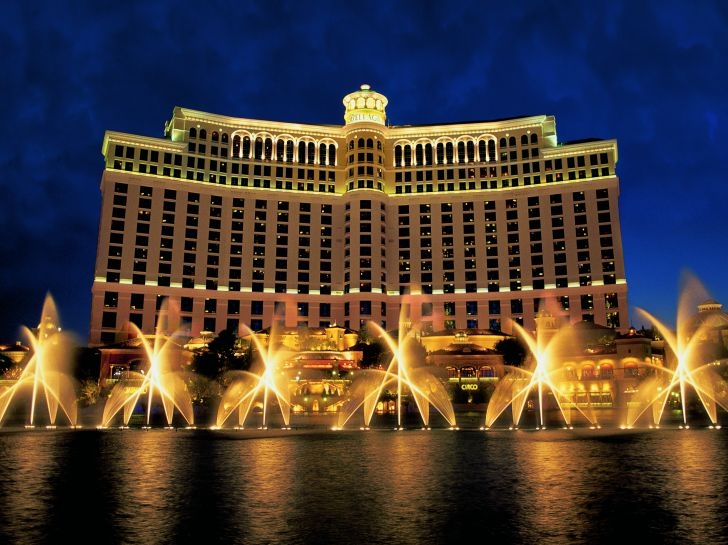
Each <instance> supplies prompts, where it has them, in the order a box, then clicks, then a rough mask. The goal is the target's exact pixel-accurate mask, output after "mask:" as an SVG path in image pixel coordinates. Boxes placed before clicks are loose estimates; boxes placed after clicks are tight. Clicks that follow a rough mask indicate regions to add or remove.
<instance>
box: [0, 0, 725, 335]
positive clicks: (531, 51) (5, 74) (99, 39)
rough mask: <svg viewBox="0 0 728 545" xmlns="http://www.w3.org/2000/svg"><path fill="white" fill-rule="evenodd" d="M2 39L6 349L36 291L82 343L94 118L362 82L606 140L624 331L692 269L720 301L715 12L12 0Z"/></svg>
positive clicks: (397, 107) (673, 301) (596, 6)
mask: <svg viewBox="0 0 728 545" xmlns="http://www.w3.org/2000/svg"><path fill="white" fill-rule="evenodd" d="M0 51H2V55H0V70H1V73H2V84H0V97H2V100H0V119H2V128H0V138H1V140H0V143H1V145H0V173H1V174H0V176H1V178H0V186H1V188H2V193H1V194H0V195H1V196H0V256H1V257H0V259H2V264H1V265H0V342H2V341H12V340H16V339H20V330H21V326H29V327H35V326H36V325H37V324H38V321H39V319H40V312H41V307H42V304H43V300H44V298H45V296H46V294H48V293H50V294H51V295H52V296H53V298H54V299H55V301H56V304H57V307H58V310H59V312H60V316H61V322H62V324H63V325H64V326H65V328H66V329H67V330H71V331H73V332H75V333H77V334H78V335H79V336H80V337H81V338H82V339H83V340H85V338H86V337H87V335H88V326H89V316H90V306H91V284H92V281H93V268H94V259H95V254H96V242H97V227H98V219H99V207H100V191H99V183H100V177H101V173H102V169H103V158H102V155H101V144H102V141H103V136H104V132H105V131H106V130H113V131H121V132H129V133H134V134H139V135H146V136H155V137H156V136H162V132H163V127H164V122H165V121H166V120H167V119H169V118H170V116H171V113H172V109H173V108H174V107H175V106H182V107H186V108H191V109H196V110H202V111H206V112H211V113H217V114H222V115H230V116H239V117H247V118H255V119H269V120H275V121H291V122H302V123H325V124H343V106H342V103H341V100H342V98H343V96H344V95H346V94H347V93H349V92H351V91H353V90H356V89H357V88H358V87H359V86H360V85H361V84H362V83H368V84H370V85H371V86H372V88H373V89H375V90H377V91H379V92H381V93H383V94H384V95H386V96H387V97H388V99H389V106H388V108H387V113H388V116H389V121H390V123H391V124H393V125H410V124H431V123H443V122H454V121H480V120H488V119H499V118H504V117H514V116H527V115H541V114H552V115H554V116H555V117H556V129H557V134H558V138H559V140H560V141H569V140H578V139H583V138H605V139H616V140H617V142H618V146H619V162H618V164H617V172H618V174H619V176H620V179H621V196H620V216H621V220H622V231H623V243H624V253H625V259H626V272H627V281H628V285H629V293H628V297H629V305H630V317H631V319H630V321H631V322H632V323H633V325H636V326H637V327H640V326H641V325H649V324H643V322H644V320H642V319H641V318H639V316H640V313H639V312H638V311H636V309H638V308H642V309H646V310H648V311H649V312H650V313H651V314H653V315H654V316H656V317H657V318H659V319H661V320H662V321H664V322H666V323H667V324H672V325H674V323H675V321H676V310H677V302H678V295H679V292H680V290H681V285H682V284H681V283H682V280H681V279H682V278H683V276H684V274H685V273H686V272H689V273H691V274H693V275H694V276H696V277H697V278H698V279H699V280H700V282H701V283H702V284H703V286H704V287H705V289H706V291H707V293H708V294H709V295H710V296H711V297H713V298H714V299H717V300H718V301H720V302H722V303H725V304H726V306H727V308H728V249H727V242H728V237H727V236H726V235H728V174H726V168H725V166H724V165H723V163H724V162H725V161H726V159H727V158H728V151H727V150H728V148H727V147H726V143H725V141H724V140H721V139H720V138H719V136H720V134H721V133H720V127H721V126H722V125H724V124H725V123H726V121H727V120H728V87H727V81H728V77H727V76H726V59H727V58H728V2H724V1H718V0H716V1H707V0H694V1H692V2H685V1H673V0H660V1H647V0H646V1H639V0H638V1H632V0H592V1H573V0H558V1H551V0H542V1H535V0H534V1H525V0H521V1H513V2H487V1H482V0H481V1H470V0H466V1H460V2H445V1H442V2H435V1H399V2H398V1H392V2H382V3H360V2H357V3H352V2H349V3H343V2H333V1H311V2H297V1H285V0H266V1H247V2H237V1H222V0H206V1H205V2H191V1H187V0H176V1H151V0H150V1H136V0H129V1H125V2H87V1H76V0H70V1H64V0H60V1H58V0H50V1H45V0H25V1H22V2H20V1H14V2H13V1H10V2H3V3H2V4H1V5H0ZM721 142H722V143H721Z"/></svg>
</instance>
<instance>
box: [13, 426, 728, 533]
mask: <svg viewBox="0 0 728 545" xmlns="http://www.w3.org/2000/svg"><path fill="white" fill-rule="evenodd" d="M266 433H267V432H260V433H259V434H258V435H257V436H256V437H254V438H249V437H250V435H248V434H247V432H234V431H227V432H215V431H210V430H178V431H174V430H162V429H159V430H146V431H143V430H37V429H36V430H30V431H26V430H7V429H5V430H0V543H24V544H25V543H29V544H45V543H54V544H56V543H59V542H62V541H63V542H66V541H69V540H73V541H77V540H78V539H79V536H84V535H88V536H95V537H94V538H93V539H95V540H97V541H98V542H100V543H109V544H122V543H123V544H175V545H180V544H186V543H205V544H213V543H221V544H222V543H225V544H238V543H239V544H246V545H257V544H278V543H280V544H286V545H288V544H302V545H303V544H306V545H307V544H313V543H316V544H319V543H320V544H328V543H330V544H342V543H346V544H353V545H358V544H367V545H370V544H380V543H381V544H385V543H386V544H389V545H391V544H417V545H422V544H429V543H432V544H438V545H439V544H449V543H472V542H474V541H473V539H474V538H475V540H476V541H477V542H490V543H524V544H525V543H529V544H530V543H546V544H562V543H568V544H601V543H604V544H607V543H618V542H620V541H625V542H626V541H627V540H629V541H630V542H634V541H637V542H639V543H645V544H646V543H668V544H669V543H675V544H677V543H680V544H692V543H694V544H698V543H701V544H702V543H711V544H718V543H728V539H727V538H726V536H728V512H727V510H726V504H725V498H726V497H728V457H727V456H726V453H727V452H728V451H727V450H726V449H727V448H728V431H724V430H721V431H708V430H695V429H693V430H651V431H640V432H629V433H626V432H625V433H620V432H615V433H614V434H612V435H609V434H607V433H600V434H599V435H596V434H595V435H591V436H590V435H589V434H588V433H586V432H580V433H579V434H575V433H572V432H571V431H564V430H554V431H519V432H507V431H501V432H487V433H484V432H476V431H447V430H433V431H421V430H408V431H403V432H402V431H400V432H396V431H390V430H378V431H369V432H359V431H345V432H328V431H317V432H311V433H298V434H297V433H292V434H290V435H289V436H283V437H280V436H275V434H271V435H266ZM278 435H280V434H278Z"/></svg>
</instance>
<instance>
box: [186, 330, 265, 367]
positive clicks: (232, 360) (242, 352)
mask: <svg viewBox="0 0 728 545" xmlns="http://www.w3.org/2000/svg"><path fill="white" fill-rule="evenodd" d="M250 363H251V351H250V349H249V346H248V344H247V343H245V342H243V341H242V340H241V339H239V338H238V337H237V336H236V335H235V333H234V332H233V331H231V330H229V329H224V330H222V331H221V332H220V333H219V334H218V335H217V337H215V338H214V339H212V340H211V341H210V342H209V343H208V344H207V346H206V347H204V348H200V349H198V350H197V351H195V355H194V357H193V358H192V363H191V369H192V371H194V372H195V373H197V374H199V375H202V376H203V377H207V378H210V379H218V378H220V377H221V376H222V375H224V374H225V373H226V372H227V371H231V370H246V369H249V368H250Z"/></svg>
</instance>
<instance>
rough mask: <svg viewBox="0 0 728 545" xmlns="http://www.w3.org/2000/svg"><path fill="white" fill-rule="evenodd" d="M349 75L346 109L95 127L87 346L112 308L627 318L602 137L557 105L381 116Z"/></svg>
mask: <svg viewBox="0 0 728 545" xmlns="http://www.w3.org/2000/svg"><path fill="white" fill-rule="evenodd" d="M387 105H388V101H387V98H386V97H385V96H384V95H382V94H380V93H378V92H376V91H374V90H373V89H371V88H370V87H369V86H368V85H362V86H361V87H360V89H358V90H356V91H354V92H352V93H350V94H348V95H346V96H345V97H344V99H343V106H344V124H343V125H314V124H301V123H293V122H290V123H289V122H276V121H266V120H256V119H245V118H237V117H229V116H225V115H217V114H212V113H206V112H200V111H194V110H189V109H186V108H181V107H177V108H175V109H174V111H173V113H172V118H171V119H170V120H169V121H167V122H166V124H165V128H164V136H163V137H160V138H157V137H149V136H139V135H133V134H125V133H120V132H114V131H107V132H106V134H105V136H104V141H103V148H102V153H103V156H104V158H105V168H104V171H103V175H102V178H101V195H102V199H101V213H100V224H99V238H98V248H97V258H96V266H95V274H94V282H93V287H92V306H91V323H90V337H89V344H91V345H99V344H106V343H111V342H115V341H118V340H119V339H120V338H124V337H125V336H126V335H127V334H128V329H127V325H128V324H129V323H132V324H135V325H136V326H138V327H139V328H140V329H141V330H142V331H143V332H144V333H153V332H154V331H155V326H156V322H157V319H158V317H159V316H160V311H161V308H162V305H163V302H164V301H168V305H169V309H170V311H169V314H168V316H169V317H170V318H169V319H170V323H168V324H163V329H165V330H170V331H167V332H168V333H172V330H174V331H179V330H181V331H182V332H184V333H185V334H188V335H191V336H197V335H200V333H201V332H212V333H215V334H216V333H218V332H219V331H221V330H223V329H232V330H234V331H236V333H238V334H242V333H240V332H242V331H247V329H245V328H249V329H250V330H253V331H257V330H260V329H264V328H267V327H270V326H272V325H281V326H285V327H288V328H290V327H309V328H316V327H328V326H333V325H337V326H339V327H342V326H343V327H345V328H347V329H351V330H354V331H358V330H360V329H362V328H363V327H365V326H366V325H367V324H368V323H369V322H375V323H377V324H379V325H380V326H382V327H383V328H384V329H386V330H394V329H398V327H399V323H400V320H401V319H405V320H407V322H409V323H412V324H417V325H419V327H420V328H421V329H422V332H423V335H427V334H428V333H429V332H442V331H443V330H453V331H455V330H495V331H502V332H504V333H510V332H512V321H514V322H516V323H518V324H520V325H522V326H523V327H525V328H526V329H527V330H531V331H533V330H534V329H535V317H536V315H537V312H538V310H539V306H540V305H543V304H544V302H545V301H547V300H548V301H551V302H553V303H554V304H555V308H556V309H557V310H556V314H557V316H558V318H559V319H560V320H561V321H563V322H565V323H575V322H578V321H588V322H594V323H595V324H600V325H604V326H607V327H610V328H613V329H615V330H617V331H619V332H621V333H624V332H626V331H627V329H628V326H629V324H628V323H627V316H628V313H627V310H628V307H627V283H626V278H625V271H624V258H623V252H622V239H621V232H620V221H619V178H618V176H617V173H616V163H617V143H616V141H615V140H602V139H585V140H580V141H576V142H559V141H558V139H557V135H556V123H555V118H554V116H552V115H536V116H531V117H518V118H509V119H499V120H491V121H474V122H453V123H445V124H433V125H403V126H392V125H390V124H389V123H388V122H387V116H386V107H387Z"/></svg>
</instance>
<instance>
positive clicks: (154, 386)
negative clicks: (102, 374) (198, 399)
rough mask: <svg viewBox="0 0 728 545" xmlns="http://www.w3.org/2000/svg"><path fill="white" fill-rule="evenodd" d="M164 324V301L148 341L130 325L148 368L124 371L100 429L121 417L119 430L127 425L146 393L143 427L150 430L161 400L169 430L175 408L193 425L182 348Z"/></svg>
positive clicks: (105, 407)
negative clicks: (157, 405)
mask: <svg viewBox="0 0 728 545" xmlns="http://www.w3.org/2000/svg"><path fill="white" fill-rule="evenodd" d="M166 324H167V302H166V301H165V302H164V303H163V305H162V308H161V311H160V316H159V319H158V322H157V328H156V332H155V334H154V335H153V336H152V339H151V341H150V339H149V338H147V337H146V336H145V335H144V334H143V333H142V332H141V330H140V329H139V328H138V327H137V326H135V325H134V324H129V325H130V327H131V329H132V331H133V332H134V333H135V334H136V337H137V338H138V339H139V340H140V342H141V345H142V347H143V349H144V354H145V355H146V358H147V361H148V364H149V367H148V369H146V370H143V369H142V370H138V371H127V372H125V374H124V376H123V377H122V378H121V379H120V380H119V382H117V383H116V384H115V385H114V387H113V388H112V390H111V393H110V394H109V397H108V399H107V400H106V403H105V405H104V412H103V417H102V420H101V424H100V426H99V427H101V428H106V427H109V426H111V425H112V424H113V423H114V421H115V420H117V418H118V415H119V414H121V415H122V418H121V420H122V427H127V426H129V421H130V419H131V417H132V415H133V414H134V411H135V409H137V405H138V403H139V402H140V398H142V395H143V394H145V397H146V401H145V404H146V412H145V425H144V427H150V426H151V424H152V422H151V417H152V410H153V407H154V403H155V401H161V404H162V407H163V409H164V416H165V421H166V426H167V427H170V428H171V427H172V424H173V418H174V414H175V409H176V410H177V411H178V413H179V414H180V415H181V416H182V417H183V418H184V420H185V422H186V425H187V426H188V427H192V426H193V425H194V414H193V410H192V399H191V396H190V393H189V391H188V389H187V383H186V381H185V375H184V373H183V371H182V370H181V369H180V368H181V364H182V362H183V361H184V357H183V355H182V347H180V346H179V345H178V344H176V343H175V342H173V340H172V338H171V337H168V336H167V335H165V334H164V332H163V326H164V325H166Z"/></svg>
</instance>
